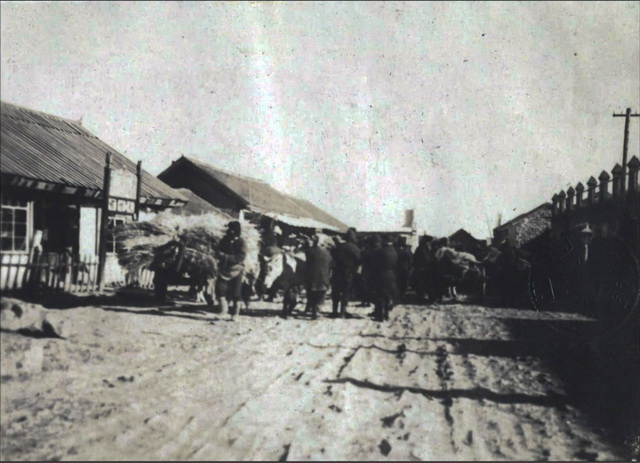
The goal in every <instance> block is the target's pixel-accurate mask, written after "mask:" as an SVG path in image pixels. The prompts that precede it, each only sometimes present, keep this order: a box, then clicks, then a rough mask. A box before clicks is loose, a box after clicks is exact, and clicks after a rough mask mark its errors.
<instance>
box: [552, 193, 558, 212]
mask: <svg viewBox="0 0 640 463" xmlns="http://www.w3.org/2000/svg"><path fill="white" fill-rule="evenodd" d="M551 203H552V204H553V206H552V207H551V216H552V217H555V216H556V215H557V214H558V195H557V194H554V195H553V197H552V198H551Z"/></svg>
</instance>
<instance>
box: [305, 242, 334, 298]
mask: <svg viewBox="0 0 640 463" xmlns="http://www.w3.org/2000/svg"><path fill="white" fill-rule="evenodd" d="M305 254H306V256H307V281H306V283H307V290H308V291H326V290H327V289H329V268H330V267H331V254H329V251H327V250H326V249H324V248H321V247H319V246H314V247H312V248H309V249H308V250H307V251H306V253H305Z"/></svg>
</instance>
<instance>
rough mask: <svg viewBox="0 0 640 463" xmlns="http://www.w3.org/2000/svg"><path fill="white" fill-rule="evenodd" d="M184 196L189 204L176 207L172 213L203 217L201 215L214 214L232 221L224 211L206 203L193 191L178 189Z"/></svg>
mask: <svg viewBox="0 0 640 463" xmlns="http://www.w3.org/2000/svg"><path fill="white" fill-rule="evenodd" d="M176 191H178V192H179V193H180V194H181V195H182V196H184V197H185V198H186V199H187V203H186V204H185V205H184V206H181V207H175V208H173V209H172V210H171V212H173V213H175V214H178V215H201V214H209V213H214V214H218V215H221V216H223V217H225V218H227V219H232V218H233V217H231V216H230V215H229V214H227V213H226V212H224V211H223V210H222V209H218V208H217V207H215V206H213V205H212V204H211V203H209V202H208V201H205V200H204V199H202V198H201V197H200V196H198V195H197V194H195V193H194V192H193V191H191V190H189V189H188V188H176Z"/></svg>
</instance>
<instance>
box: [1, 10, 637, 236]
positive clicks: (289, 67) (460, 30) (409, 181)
mask: <svg viewBox="0 0 640 463" xmlns="http://www.w3.org/2000/svg"><path fill="white" fill-rule="evenodd" d="M0 8H1V11H0V13H1V14H0V18H1V19H0V22H1V26H2V37H1V39H2V40H1V53H0V59H1V61H0V64H1V67H0V69H1V76H2V77H1V87H0V93H1V97H2V100H3V101H7V102H11V103H15V104H19V105H22V106H26V107H29V108H32V109H37V110H40V111H44V112H48V113H52V114H55V115H58V116H61V117H66V118H69V119H74V120H80V119H81V120H82V124H83V125H84V126H85V127H86V128H88V129H89V130H90V131H92V132H93V133H94V134H96V135H97V136H98V137H100V138H101V139H102V140H104V141H105V142H107V143H108V144H110V145H111V146H112V147H114V148H115V149H117V150H118V151H119V152H121V153H123V154H125V155H126V156H127V157H129V158H130V159H132V160H133V161H138V160H142V163H143V167H144V168H145V169H146V170H148V171H149V172H151V173H152V174H155V175H157V174H159V173H160V172H162V171H163V170H164V169H166V168H167V167H168V166H169V165H170V164H171V161H173V160H176V159H178V158H179V157H180V156H182V155H185V156H190V157H193V158H195V159H198V160H201V161H203V162H207V163H209V164H211V165H213V166H216V167H219V168H222V169H226V170H229V171H232V172H235V173H239V174H243V175H247V176H251V177H255V178H259V179H261V180H264V181H266V182H268V183H270V184H271V185H272V186H274V187H275V188H278V189H280V190H281V191H284V192H286V193H289V194H293V195H295V196H298V197H301V198H304V199H307V200H310V201H312V202H313V203H315V204H316V205H317V206H319V207H321V208H322V209H324V210H326V211H327V212H329V213H331V214H332V215H334V216H335V217H337V218H338V219H340V220H342V221H343V222H345V223H347V224H349V225H351V226H355V227H357V228H358V229H389V228H394V227H399V226H401V225H402V221H403V212H404V210H405V209H414V210H415V216H416V222H417V226H418V229H419V231H420V233H422V232H427V233H429V234H432V235H436V236H444V235H449V234H451V233H453V232H454V231H456V230H458V229H459V228H464V229H466V230H467V231H469V232H471V233H472V234H474V235H475V236H476V237H478V238H487V237H489V236H490V234H491V230H492V229H493V228H494V227H495V226H496V222H497V217H498V215H499V214H501V215H502V220H503V222H505V221H507V220H509V219H511V218H513V217H515V216H517V215H519V214H521V213H523V212H526V211H528V210H530V209H532V208H534V207H536V206H538V205H540V204H541V203H543V202H548V201H550V200H551V197H552V196H553V194H554V193H558V192H559V191H560V190H562V189H566V188H568V187H569V186H572V185H573V186H575V185H576V184H577V183H578V182H580V181H581V182H582V183H586V180H587V179H588V178H589V177H590V176H592V175H593V176H594V177H597V176H598V175H599V173H600V172H601V171H602V170H607V171H610V170H611V169H612V168H613V166H614V165H615V163H616V162H618V163H620V162H622V161H621V160H622V145H623V142H622V140H623V132H624V119H623V118H613V117H612V114H613V113H614V112H616V113H618V112H624V111H625V109H626V108H627V107H631V108H632V110H633V111H634V112H636V113H637V112H640V3H638V2H601V3H600V2H561V3H555V2H496V3H493V2H470V3H467V2H424V3H423V2H407V3H405V2H327V3H324V2H313V3H311V2H195V3H190V2H184V3H179V2H166V3H165V2H140V3H135V2H86V3H85V2H59V3H58V2H54V3H51V2H2V3H1V5H0ZM639 125H640V118H634V119H632V120H631V129H630V143H629V158H631V156H633V155H638V153H639V148H640V128H639Z"/></svg>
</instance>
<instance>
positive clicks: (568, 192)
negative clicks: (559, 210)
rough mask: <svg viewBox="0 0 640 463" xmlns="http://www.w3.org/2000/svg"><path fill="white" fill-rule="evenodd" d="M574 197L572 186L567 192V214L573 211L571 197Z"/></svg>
mask: <svg viewBox="0 0 640 463" xmlns="http://www.w3.org/2000/svg"><path fill="white" fill-rule="evenodd" d="M575 195H576V190H574V189H573V187H572V186H570V187H569V189H568V190H567V212H571V209H573V197H574V196H575Z"/></svg>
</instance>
